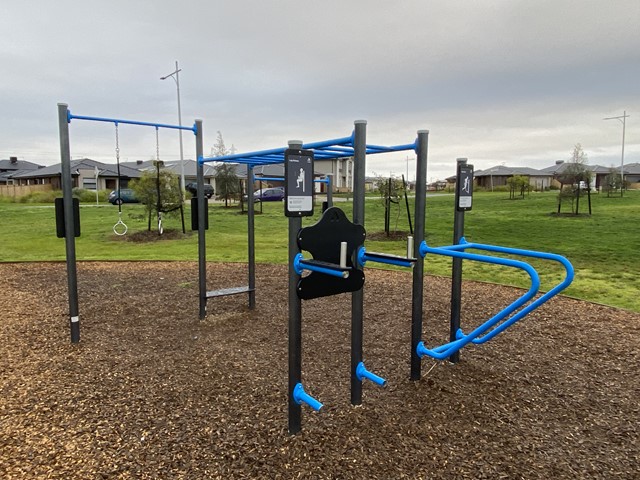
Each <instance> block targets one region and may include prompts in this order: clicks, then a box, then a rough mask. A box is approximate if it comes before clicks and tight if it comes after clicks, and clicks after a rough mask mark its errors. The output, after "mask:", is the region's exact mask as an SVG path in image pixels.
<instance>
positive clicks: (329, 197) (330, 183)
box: [327, 175, 333, 207]
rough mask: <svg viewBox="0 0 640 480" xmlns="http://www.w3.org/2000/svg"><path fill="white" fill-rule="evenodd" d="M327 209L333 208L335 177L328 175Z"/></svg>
mask: <svg viewBox="0 0 640 480" xmlns="http://www.w3.org/2000/svg"><path fill="white" fill-rule="evenodd" d="M327 207H333V175H327Z"/></svg>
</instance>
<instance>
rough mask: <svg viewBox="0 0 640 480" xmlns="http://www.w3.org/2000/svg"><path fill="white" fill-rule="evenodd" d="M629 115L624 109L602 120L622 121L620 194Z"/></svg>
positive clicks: (622, 186) (622, 184)
mask: <svg viewBox="0 0 640 480" xmlns="http://www.w3.org/2000/svg"><path fill="white" fill-rule="evenodd" d="M630 116H631V115H627V111H626V110H624V111H623V112H622V115H618V116H617V117H607V118H604V119H603V120H618V121H619V122H620V123H622V157H621V160H620V195H622V190H623V188H624V133H625V129H626V126H627V117H630Z"/></svg>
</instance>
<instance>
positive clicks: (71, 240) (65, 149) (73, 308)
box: [58, 103, 201, 343]
mask: <svg viewBox="0 0 640 480" xmlns="http://www.w3.org/2000/svg"><path fill="white" fill-rule="evenodd" d="M72 120H88V121H93V122H108V123H113V124H115V125H119V124H128V125H142V126H146V127H155V128H156V130H157V129H159V128H169V129H178V130H191V131H192V132H193V133H194V134H196V136H198V133H199V130H198V128H197V125H198V122H199V121H198V120H196V123H194V125H193V127H185V126H183V125H168V124H163V123H151V122H140V121H137V120H123V119H119V118H106V117H90V116H86V115H73V114H72V113H71V111H70V110H69V105H68V104H66V103H58V127H59V132H60V158H61V181H62V198H63V204H64V212H65V215H64V219H65V246H66V261H67V288H68V298H69V323H70V330H71V343H78V342H79V341H80V315H79V308H78V275H77V267H76V247H75V245H76V244H75V237H74V231H75V220H74V217H73V185H72V183H73V179H72V176H71V146H70V145H71V142H70V134H69V124H70V123H71V121H72ZM200 134H201V132H200Z"/></svg>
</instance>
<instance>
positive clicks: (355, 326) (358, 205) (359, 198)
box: [351, 120, 367, 405]
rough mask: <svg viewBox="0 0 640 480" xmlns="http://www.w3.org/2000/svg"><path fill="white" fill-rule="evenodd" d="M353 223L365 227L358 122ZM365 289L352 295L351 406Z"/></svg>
mask: <svg viewBox="0 0 640 480" xmlns="http://www.w3.org/2000/svg"><path fill="white" fill-rule="evenodd" d="M353 136H354V141H353V143H354V150H355V154H354V169H353V177H354V181H353V223H355V224H360V225H362V226H364V180H365V170H366V159H367V156H366V145H367V122H366V121H365V120H356V122H355V130H354V134H353ZM363 317H364V287H363V288H361V289H360V290H358V291H357V292H353V293H352V294H351V404H352V405H361V404H362V380H360V379H359V378H358V375H357V373H356V372H357V368H358V364H359V363H360V362H362V355H363V352H362V336H363V331H364V328H363Z"/></svg>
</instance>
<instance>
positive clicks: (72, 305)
mask: <svg viewBox="0 0 640 480" xmlns="http://www.w3.org/2000/svg"><path fill="white" fill-rule="evenodd" d="M68 112H69V109H68V105H67V104H66V103H59V104H58V126H59V130H60V158H61V162H62V171H61V175H62V176H61V181H62V198H63V205H64V237H65V238H64V239H65V246H66V256H67V288H68V296H69V323H70V329H71V343H78V342H79V341H80V315H79V313H78V274H77V270H76V238H75V223H74V222H75V220H74V218H73V185H72V182H73V179H72V178H71V146H70V141H69V115H68Z"/></svg>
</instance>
